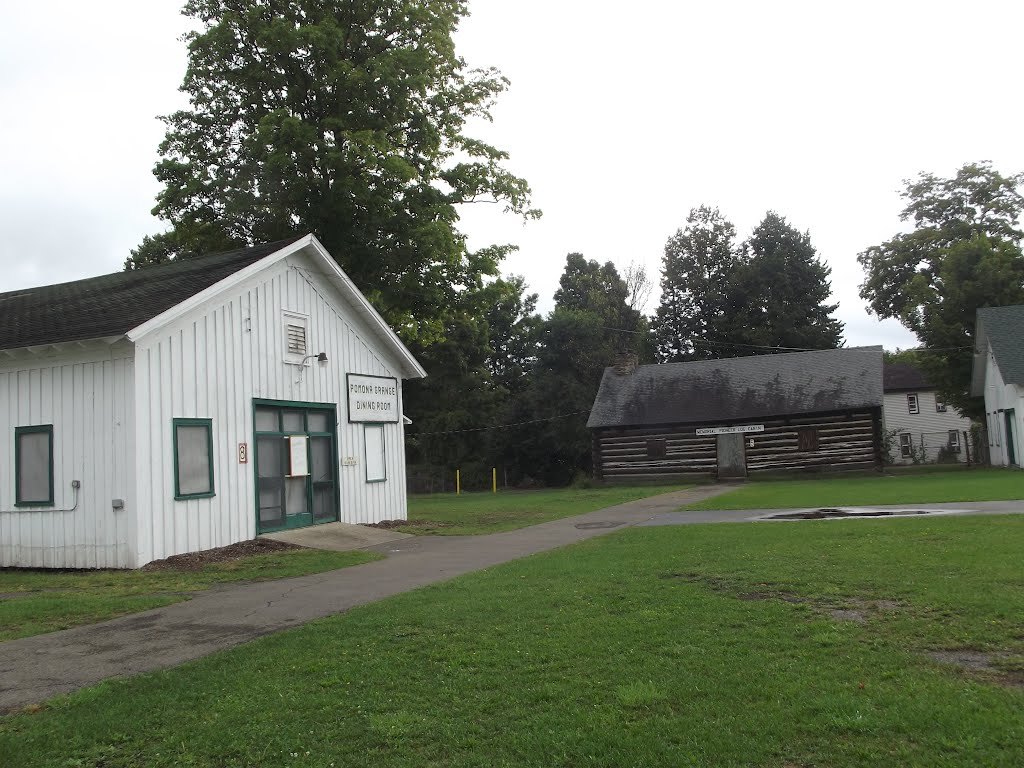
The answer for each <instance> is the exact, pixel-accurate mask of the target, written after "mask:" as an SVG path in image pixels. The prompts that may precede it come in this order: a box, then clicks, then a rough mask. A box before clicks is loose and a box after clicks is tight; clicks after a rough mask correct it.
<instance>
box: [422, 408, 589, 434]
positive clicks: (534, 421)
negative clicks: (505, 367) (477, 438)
mask: <svg viewBox="0 0 1024 768" xmlns="http://www.w3.org/2000/svg"><path fill="white" fill-rule="evenodd" d="M581 413H590V409H589V408H588V409H587V410H585V411H573V412H572V413H560V414H558V415H557V416H549V417H548V418H546V419H531V420H530V421H517V422H515V423H514V424H495V425H494V426H492V427H475V428H473V429H452V430H448V431H447V432H415V433H413V434H410V435H409V437H427V436H428V435H458V434H462V433H464V432H486V431H487V430H490V429H507V428H509V427H521V426H524V425H525V424H540V423H541V422H543V421H555V420H556V419H567V418H569V417H570V416H579V415H580V414H581Z"/></svg>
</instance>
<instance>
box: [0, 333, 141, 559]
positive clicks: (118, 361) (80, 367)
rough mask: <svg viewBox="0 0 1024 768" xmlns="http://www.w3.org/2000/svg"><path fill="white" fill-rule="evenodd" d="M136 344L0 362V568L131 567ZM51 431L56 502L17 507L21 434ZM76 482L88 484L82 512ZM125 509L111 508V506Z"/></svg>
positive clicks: (82, 495) (82, 497) (81, 492)
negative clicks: (43, 427) (42, 427)
mask: <svg viewBox="0 0 1024 768" xmlns="http://www.w3.org/2000/svg"><path fill="white" fill-rule="evenodd" d="M131 353H132V349H131V345H130V344H129V343H127V342H122V343H119V344H117V345H116V346H114V347H109V346H106V345H104V346H103V347H98V348H96V349H93V350H92V351H87V350H83V349H79V350H78V351H77V352H64V353H54V354H50V355H48V356H45V357H39V358H31V357H24V358H20V359H15V360H11V361H9V362H5V363H3V364H2V365H0V403H2V404H3V405H2V406H0V407H2V409H3V410H2V411H0V566H5V567H7V566H17V567H33V568H129V567H133V566H134V565H135V564H136V562H135V550H136V547H135V530H134V519H133V517H132V515H133V512H132V504H131V493H132V490H131V482H132V481H131V473H132V471H133V469H134V467H133V466H132V465H131V464H130V462H129V457H130V456H131V455H132V452H133V447H132V445H131V441H132V439H133V434H134V433H133V429H132V411H133V408H132V406H133V403H132V392H133V384H132V369H133V362H132V359H131ZM38 424H52V425H53V465H54V466H53V493H54V502H55V503H54V505H53V506H52V507H41V508H32V507H25V508H16V507H15V486H14V473H15V455H14V429H15V427H19V426H32V425H38ZM72 480H79V481H80V482H81V484H82V485H81V489H80V490H79V492H78V495H79V498H78V506H77V508H75V509H74V511H61V510H71V509H72V507H75V491H74V490H73V489H72V487H71V481H72ZM116 498H119V499H124V501H125V508H124V509H122V510H114V509H113V505H112V501H113V499H116Z"/></svg>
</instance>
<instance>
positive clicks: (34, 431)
mask: <svg viewBox="0 0 1024 768" xmlns="http://www.w3.org/2000/svg"><path fill="white" fill-rule="evenodd" d="M14 506H16V507H52V506H53V425H52V424H40V425H38V426H34V427H15V428H14Z"/></svg>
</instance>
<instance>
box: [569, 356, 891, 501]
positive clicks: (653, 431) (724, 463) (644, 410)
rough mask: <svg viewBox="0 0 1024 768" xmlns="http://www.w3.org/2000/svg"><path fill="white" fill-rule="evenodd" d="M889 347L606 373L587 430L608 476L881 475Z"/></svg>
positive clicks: (628, 479)
mask: <svg viewBox="0 0 1024 768" xmlns="http://www.w3.org/2000/svg"><path fill="white" fill-rule="evenodd" d="M882 403H883V396H882V348H881V347H855V348H850V349H830V350H822V351H814V352H792V353H786V354H773V355H757V356H753V357H739V358H730V359H724V360H700V361H694V362H687V363H663V364H659V365H640V366H637V365H636V364H635V362H633V361H629V360H626V361H620V362H619V363H618V364H617V365H614V366H611V367H608V368H606V369H605V371H604V375H603V377H602V380H601V386H600V389H599V390H598V393H597V397H596V399H595V401H594V406H593V409H592V410H591V413H590V418H589V420H588V422H587V426H588V427H589V428H590V429H591V434H592V438H593V459H594V474H595V477H596V478H598V479H599V480H601V481H603V482H606V483H633V482H673V481H679V480H684V479H686V478H689V477H717V478H719V479H733V478H743V477H747V476H748V475H753V474H767V473H794V472H837V471H849V470H865V469H867V470H880V469H881V467H882Z"/></svg>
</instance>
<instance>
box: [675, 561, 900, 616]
mask: <svg viewBox="0 0 1024 768" xmlns="http://www.w3.org/2000/svg"><path fill="white" fill-rule="evenodd" d="M659 578H662V579H679V580H681V581H687V582H690V583H693V584H703V585H704V586H706V587H707V588H708V589H710V590H711V591H712V592H717V593H719V594H725V595H729V596H731V597H735V598H736V599H737V600H747V601H754V600H781V601H782V602H784V603H790V604H791V605H808V606H811V607H812V608H813V609H814V610H815V611H816V612H817V613H820V614H824V615H827V616H829V617H831V618H832V619H834V620H836V621H853V622H856V623H857V624H865V623H867V621H868V619H869V618H871V617H872V616H874V615H877V614H880V613H884V612H892V611H896V610H900V609H902V608H903V607H904V606H903V604H902V603H899V602H897V601H896V600H864V599H862V598H857V597H846V598H841V599H839V600H824V599H821V598H814V597H805V596H802V595H795V594H793V593H792V592H786V591H783V590H778V589H772V586H773V585H772V584H766V583H762V584H758V585H757V586H758V587H761V589H758V590H754V591H751V592H741V591H740V585H737V584H735V583H732V582H729V581H726V580H725V579H719V578H716V577H714V576H704V575H702V574H699V573H663V574H661V575H660V577H659Z"/></svg>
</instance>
